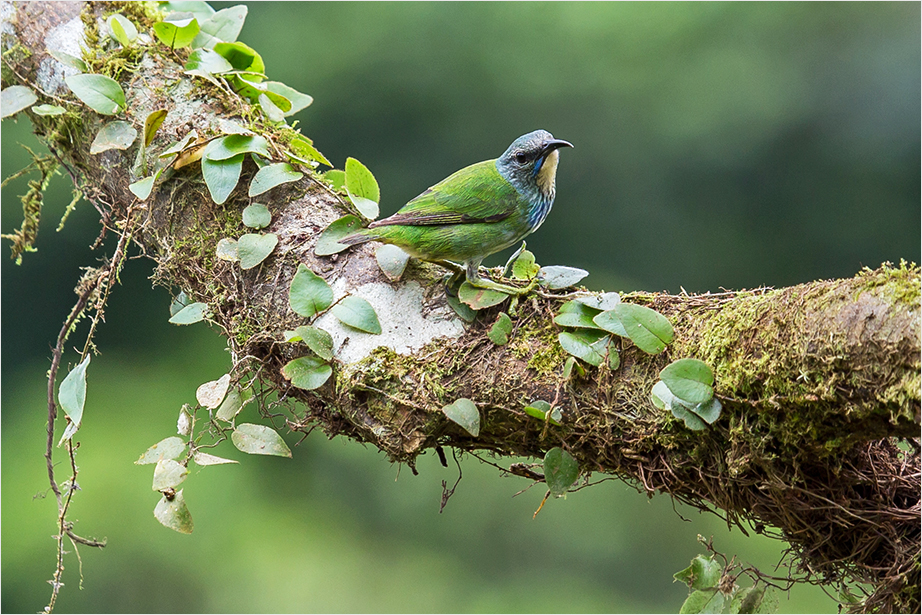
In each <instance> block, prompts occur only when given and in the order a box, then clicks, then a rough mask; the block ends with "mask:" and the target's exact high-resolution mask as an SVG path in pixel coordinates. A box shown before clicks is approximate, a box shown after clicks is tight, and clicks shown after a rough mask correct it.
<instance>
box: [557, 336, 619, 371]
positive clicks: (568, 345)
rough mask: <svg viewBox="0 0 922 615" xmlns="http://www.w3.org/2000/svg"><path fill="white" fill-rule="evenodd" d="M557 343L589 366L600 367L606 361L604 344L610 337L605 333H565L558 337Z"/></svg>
mask: <svg viewBox="0 0 922 615" xmlns="http://www.w3.org/2000/svg"><path fill="white" fill-rule="evenodd" d="M557 341H559V342H560V345H561V346H562V347H563V349H564V350H566V351H567V352H568V353H570V354H571V355H573V356H574V357H576V358H577V359H582V360H583V361H585V362H586V363H588V364H589V365H593V366H595V367H598V366H599V365H601V364H602V361H603V360H605V352H604V350H605V346H604V344H607V343H608V335H606V334H605V333H604V332H603V331H598V330H595V331H593V330H585V331H564V332H563V333H560V334H559V335H558V336H557ZM600 344H601V346H600Z"/></svg>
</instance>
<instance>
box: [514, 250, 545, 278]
mask: <svg viewBox="0 0 922 615" xmlns="http://www.w3.org/2000/svg"><path fill="white" fill-rule="evenodd" d="M540 269H541V268H540V267H539V266H538V264H537V263H536V262H535V255H534V254H532V253H531V251H529V250H522V252H521V253H520V254H519V255H518V256H517V257H516V259H515V261H514V262H513V263H512V277H513V278H515V279H516V280H531V279H532V278H534V277H535V276H536V275H538V271H539V270H540Z"/></svg>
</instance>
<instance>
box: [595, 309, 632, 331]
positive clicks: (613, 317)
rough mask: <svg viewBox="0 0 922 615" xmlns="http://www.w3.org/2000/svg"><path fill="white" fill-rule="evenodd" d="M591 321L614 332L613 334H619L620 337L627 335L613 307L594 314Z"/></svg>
mask: <svg viewBox="0 0 922 615" xmlns="http://www.w3.org/2000/svg"><path fill="white" fill-rule="evenodd" d="M592 322H594V323H595V324H596V326H598V327H599V328H601V329H604V330H606V331H608V332H609V333H614V334H615V335H620V336H621V337H628V334H627V330H626V329H625V328H624V325H623V324H622V323H621V319H620V318H618V314H617V313H615V310H614V309H611V310H608V311H605V312H602V313H601V314H596V315H595V316H593V317H592Z"/></svg>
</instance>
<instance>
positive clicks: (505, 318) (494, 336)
mask: <svg viewBox="0 0 922 615" xmlns="http://www.w3.org/2000/svg"><path fill="white" fill-rule="evenodd" d="M511 333H512V319H511V318H509V315H508V314H506V313H505V312H500V315H499V317H498V318H497V319H496V322H495V323H493V326H492V327H491V328H490V332H489V333H487V337H488V338H490V341H491V342H493V343H494V344H496V345H497V346H505V345H506V344H508V343H509V335H510V334H511Z"/></svg>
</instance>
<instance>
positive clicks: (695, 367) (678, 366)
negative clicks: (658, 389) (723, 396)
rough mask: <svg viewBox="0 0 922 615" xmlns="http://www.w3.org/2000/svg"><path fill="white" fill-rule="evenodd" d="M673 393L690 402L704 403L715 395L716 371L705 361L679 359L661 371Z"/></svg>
mask: <svg viewBox="0 0 922 615" xmlns="http://www.w3.org/2000/svg"><path fill="white" fill-rule="evenodd" d="M659 377H660V379H661V380H662V381H663V382H665V383H666V386H667V387H669V390H670V391H672V394H673V395H675V396H676V397H678V398H679V399H682V400H684V401H686V402H688V403H689V404H692V405H694V404H703V403H704V402H706V401H708V400H710V399H711V398H712V397H713V396H714V389H713V388H712V387H711V385H713V384H714V372H712V371H711V368H710V367H709V366H708V364H707V363H705V362H704V361H699V360H698V359H679V360H678V361H673V362H672V363H670V364H669V365H667V366H666V367H664V368H663V369H662V371H661V372H660V373H659Z"/></svg>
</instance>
